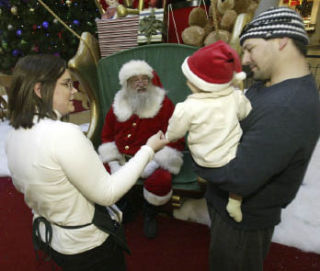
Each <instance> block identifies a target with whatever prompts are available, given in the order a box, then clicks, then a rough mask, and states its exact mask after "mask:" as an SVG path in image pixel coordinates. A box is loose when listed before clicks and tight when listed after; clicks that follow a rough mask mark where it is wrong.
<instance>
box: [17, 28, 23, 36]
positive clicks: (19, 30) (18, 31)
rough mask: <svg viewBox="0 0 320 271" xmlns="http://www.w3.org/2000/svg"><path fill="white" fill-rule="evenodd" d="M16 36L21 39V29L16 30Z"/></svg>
mask: <svg viewBox="0 0 320 271" xmlns="http://www.w3.org/2000/svg"><path fill="white" fill-rule="evenodd" d="M16 35H17V36H18V37H21V35H22V30H21V29H18V30H17V31H16Z"/></svg>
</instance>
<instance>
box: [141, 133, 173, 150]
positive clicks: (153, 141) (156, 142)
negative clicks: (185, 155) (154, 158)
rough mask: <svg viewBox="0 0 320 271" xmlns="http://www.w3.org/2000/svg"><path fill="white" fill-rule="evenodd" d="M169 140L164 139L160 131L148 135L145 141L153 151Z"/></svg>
mask: <svg viewBox="0 0 320 271" xmlns="http://www.w3.org/2000/svg"><path fill="white" fill-rule="evenodd" d="M168 143H169V141H168V140H167V139H166V137H165V136H164V134H163V132H162V131H159V132H158V133H156V134H154V135H153V136H151V137H149V139H148V141H147V144H146V145H147V146H149V147H151V148H152V149H153V151H154V152H156V151H158V150H160V149H162V148H163V147H164V146H165V145H167V144H168Z"/></svg>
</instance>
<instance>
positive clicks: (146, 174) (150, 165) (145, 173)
mask: <svg viewBox="0 0 320 271" xmlns="http://www.w3.org/2000/svg"><path fill="white" fill-rule="evenodd" d="M158 167H159V164H158V163H157V162H156V161H154V160H151V161H150V162H149V163H148V164H147V165H146V167H145V168H144V171H143V172H142V173H141V175H140V177H141V178H148V177H149V176H150V175H151V174H152V173H153V172H154V171H155V170H156V169H157V168H158Z"/></svg>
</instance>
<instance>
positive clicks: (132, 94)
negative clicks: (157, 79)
mask: <svg viewBox="0 0 320 271" xmlns="http://www.w3.org/2000/svg"><path fill="white" fill-rule="evenodd" d="M126 94H127V98H128V101H130V106H131V109H132V112H134V113H137V111H138V109H140V110H141V109H142V108H145V107H146V106H147V105H148V104H149V103H150V101H151V100H152V97H153V95H154V94H155V87H154V86H153V85H150V84H149V85H148V86H147V88H146V91H143V92H139V91H138V90H136V89H134V88H131V87H130V86H128V87H127V93H126Z"/></svg>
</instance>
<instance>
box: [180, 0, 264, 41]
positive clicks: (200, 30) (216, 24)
mask: <svg viewBox="0 0 320 271" xmlns="http://www.w3.org/2000/svg"><path fill="white" fill-rule="evenodd" d="M211 3H212V2H211ZM258 4H259V0H217V1H215V4H211V5H210V7H209V14H208V15H207V13H206V11H205V10H204V9H203V8H201V7H197V8H194V9H192V11H191V12H190V14H189V18H188V24H189V26H188V27H187V28H185V29H184V30H183V31H182V34H181V38H182V40H183V43H184V44H187V45H191V46H197V47H202V46H206V45H209V44H211V43H214V42H216V41H217V40H223V41H224V42H226V43H228V42H229V40H230V37H231V34H232V29H233V26H234V24H235V21H236V19H237V16H238V14H240V13H250V14H252V15H253V14H254V11H255V10H256V8H257V7H258ZM217 29H218V30H217Z"/></svg>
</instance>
